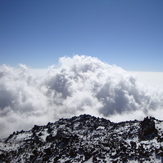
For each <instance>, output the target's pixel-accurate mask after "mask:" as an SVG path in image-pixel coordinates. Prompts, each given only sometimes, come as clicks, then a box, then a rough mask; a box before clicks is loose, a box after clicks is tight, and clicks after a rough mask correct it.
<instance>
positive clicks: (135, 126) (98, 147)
mask: <svg viewBox="0 0 163 163" xmlns="http://www.w3.org/2000/svg"><path fill="white" fill-rule="evenodd" d="M0 162H11V163H15V162H25V163H28V162H30V163H31V162H33V163H36V162H58V163H60V162H64V163H65V162H66V163H71V162H73V163H75V162H94V163H99V162H108V163H109V162H114V163H116V162H117V163H118V162H155V163H156V162H158V163H161V162H163V121H160V120H157V119H155V118H153V117H150V118H148V117H146V118H145V119H144V120H143V121H137V120H135V121H127V122H121V123H113V122H110V121H109V120H106V119H104V118H96V117H93V116H90V115H81V116H78V117H72V118H70V119H60V120H59V121H57V122H55V123H48V124H47V125H46V126H36V125H35V126H34V127H33V128H32V129H31V130H29V131H20V132H14V133H13V134H11V135H10V136H9V137H8V138H6V139H3V140H1V141H0Z"/></svg>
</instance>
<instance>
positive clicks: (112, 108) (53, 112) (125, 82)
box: [0, 55, 163, 137]
mask: <svg viewBox="0 0 163 163" xmlns="http://www.w3.org/2000/svg"><path fill="white" fill-rule="evenodd" d="M84 113H86V114H91V115H95V116H99V117H105V118H109V119H110V120H113V121H121V120H129V119H140V118H142V117H144V116H146V115H150V116H155V117H156V118H160V119H161V118H162V117H161V115H162V114H163V92H161V91H158V90H154V89H151V88H148V87H146V86H145V85H143V84H141V83H140V82H139V81H138V80H137V78H136V77H134V76H133V75H132V74H130V73H128V72H126V71H124V70H123V69H121V68H120V67H117V66H111V65H108V64H107V63H104V62H101V61H100V60H98V59H97V58H93V57H88V56H78V55H76V56H74V57H73V58H69V57H63V58H60V59H59V65H58V66H51V67H50V68H49V69H47V70H46V72H45V71H44V73H42V75H40V74H39V75H37V73H36V72H35V73H33V70H31V69H29V68H28V67H26V66H25V65H20V67H19V68H18V69H16V68H12V67H9V66H6V65H2V66H0V130H1V133H0V134H1V135H0V136H1V137H4V136H7V135H8V134H10V133H11V132H12V131H15V130H21V129H24V130H27V129H29V128H31V127H32V126H33V125H34V124H38V125H41V124H46V123H47V122H49V121H55V120H58V119H59V118H64V117H71V116H74V115H79V114H84Z"/></svg>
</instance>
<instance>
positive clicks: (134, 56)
mask: <svg viewBox="0 0 163 163" xmlns="http://www.w3.org/2000/svg"><path fill="white" fill-rule="evenodd" d="M162 17H163V1H162V0H157V1H154V0H132V1H131V0H123V1H122V0H82V1H81V0H46V1H45V0H28V1H27V0H23V1H22V0H14V1H13V0H0V65H2V64H6V65H10V66H13V67H16V66H18V64H20V63H21V64H25V65H27V66H29V67H31V68H47V67H49V66H50V65H53V64H57V63H58V60H59V58H60V57H63V56H68V57H73V56H74V55H76V54H78V55H86V56H92V57H97V58H99V59H100V60H101V61H102V62H106V63H108V64H111V65H117V66H120V67H122V68H123V69H125V70H127V71H153V72H162V71H163V64H162V61H163V30H162V29H163V19H162Z"/></svg>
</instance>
